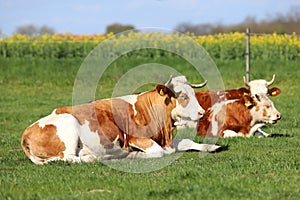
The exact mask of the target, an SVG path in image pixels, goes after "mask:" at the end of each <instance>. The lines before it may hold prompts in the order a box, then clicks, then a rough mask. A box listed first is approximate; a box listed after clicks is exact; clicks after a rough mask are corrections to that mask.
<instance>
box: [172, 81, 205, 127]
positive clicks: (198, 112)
mask: <svg viewBox="0 0 300 200" xmlns="http://www.w3.org/2000/svg"><path fill="white" fill-rule="evenodd" d="M166 86H170V87H171V88H172V89H173V90H174V92H175V93H179V92H180V93H185V94H186V95H187V96H188V98H189V103H188V104H187V106H185V107H183V106H181V105H180V104H179V103H178V100H176V102H177V103H176V107H175V108H174V109H173V110H172V119H173V120H174V121H175V122H178V124H179V125H180V126H184V125H186V124H187V123H186V122H187V121H197V120H199V118H201V117H203V115H204V113H205V110H204V109H203V108H202V107H201V106H200V105H199V103H198V101H197V99H196V96H195V91H194V90H193V88H192V87H191V86H190V84H189V83H188V81H187V79H186V77H185V76H177V77H174V78H172V79H171V80H169V81H168V82H167V83H166Z"/></svg>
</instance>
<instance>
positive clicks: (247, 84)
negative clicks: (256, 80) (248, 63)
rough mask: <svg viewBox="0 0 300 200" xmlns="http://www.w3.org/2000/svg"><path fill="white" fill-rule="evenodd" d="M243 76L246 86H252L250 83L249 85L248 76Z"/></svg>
mask: <svg viewBox="0 0 300 200" xmlns="http://www.w3.org/2000/svg"><path fill="white" fill-rule="evenodd" d="M243 78H244V83H245V85H246V86H248V87H250V85H249V82H248V81H246V77H245V76H243Z"/></svg>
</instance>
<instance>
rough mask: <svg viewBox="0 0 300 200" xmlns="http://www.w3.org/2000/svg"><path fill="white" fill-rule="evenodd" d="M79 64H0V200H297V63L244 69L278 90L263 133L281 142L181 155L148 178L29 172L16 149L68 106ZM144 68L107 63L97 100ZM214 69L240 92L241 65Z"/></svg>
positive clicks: (238, 142) (228, 142)
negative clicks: (273, 116)
mask: <svg viewBox="0 0 300 200" xmlns="http://www.w3.org/2000/svg"><path fill="white" fill-rule="evenodd" d="M82 61H83V60H82V59H62V60H55V59H53V60H42V59H27V60H26V59H2V60H0V71H1V72H0V175H1V179H0V198H1V199H132V198H135V199H200V198H201V199H299V197H300V187H299V183H300V171H299V166H300V162H299V161H300V154H299V152H300V145H299V144H300V120H299V112H300V109H299V104H298V103H299V97H300V95H299V92H300V90H299V78H300V77H299V76H300V68H299V63H297V62H295V61H288V62H283V61H277V60H270V61H268V62H267V61H254V62H252V63H251V66H252V68H251V79H255V78H265V79H271V77H272V74H273V73H275V74H276V75H277V76H276V80H275V83H274V86H277V87H279V88H281V89H282V94H281V95H279V96H277V97H272V100H273V101H274V103H275V105H276V108H277V109H278V110H279V111H280V112H281V113H282V119H281V120H280V121H279V122H278V123H277V124H275V125H272V126H268V127H266V128H264V130H265V131H267V132H272V133H280V134H284V135H287V136H288V137H275V138H263V139H259V138H257V137H252V138H230V139H219V140H218V144H220V145H224V146H228V149H227V150H225V151H222V152H219V153H214V154H208V155H206V156H204V157H203V158H202V157H201V155H203V154H199V153H198V152H187V153H184V154H183V155H182V156H181V157H180V158H178V159H177V160H175V161H174V162H173V163H172V164H171V165H168V166H167V167H164V168H163V169H161V170H157V171H154V172H149V173H126V172H122V171H117V170H115V169H112V168H110V167H108V166H106V165H104V164H102V163H100V162H99V163H81V164H70V163H63V162H54V163H50V164H48V165H44V166H38V165H34V164H33V163H31V162H30V161H29V160H28V159H27V157H25V154H24V153H23V152H22V151H21V149H20V139H21V135H22V133H23V131H24V129H25V128H26V127H27V126H28V125H30V124H31V123H33V122H34V121H36V120H38V119H39V118H41V117H43V116H45V115H48V114H49V113H50V112H51V111H52V110H53V109H54V108H55V107H58V106H61V105H71V104H72V89H73V83H74V79H75V77H76V73H77V70H78V69H79V67H80V65H81V62H82ZM154 61H155V62H159V63H162V64H167V65H170V66H172V67H174V68H176V69H178V70H181V71H184V70H186V69H187V70H186V73H185V74H186V75H187V76H188V78H189V79H190V80H191V82H194V81H196V80H195V79H196V76H194V73H193V72H192V70H191V68H189V67H188V66H187V65H186V63H184V62H183V61H181V60H180V59H178V58H174V59H167V58H163V57H162V58H158V59H156V60H154ZM147 62H148V60H143V58H139V59H130V58H126V59H120V60H119V61H117V62H115V63H113V64H112V67H111V68H109V70H108V71H107V72H106V74H105V76H104V77H103V80H101V81H102V82H101V81H100V83H99V84H101V87H99V88H98V90H97V95H96V96H97V98H104V97H109V96H110V95H111V91H112V89H111V88H112V87H113V85H114V83H115V82H116V81H117V80H118V78H119V77H120V76H121V75H122V73H124V72H126V71H127V70H128V69H129V68H130V67H132V66H137V65H140V64H142V63H147ZM215 62H216V64H217V66H218V67H219V70H220V72H221V74H222V78H223V80H224V84H225V86H226V88H236V87H240V86H243V79H242V76H243V75H244V67H243V66H244V62H243V61H226V62H221V61H218V60H216V61H215ZM120 66H121V67H120ZM197 140H200V141H201V139H197ZM153 162H159V159H154V160H153Z"/></svg>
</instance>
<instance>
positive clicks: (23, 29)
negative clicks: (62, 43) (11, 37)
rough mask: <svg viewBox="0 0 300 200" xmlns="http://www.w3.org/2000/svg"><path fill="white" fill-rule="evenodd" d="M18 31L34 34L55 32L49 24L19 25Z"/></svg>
mask: <svg viewBox="0 0 300 200" xmlns="http://www.w3.org/2000/svg"><path fill="white" fill-rule="evenodd" d="M15 32H16V33H20V34H24V35H28V36H32V35H37V34H41V35H43V34H54V33H55V32H54V29H53V28H51V27H48V26H42V27H36V26H34V25H32V24H29V25H23V26H18V27H17V28H16V31H15Z"/></svg>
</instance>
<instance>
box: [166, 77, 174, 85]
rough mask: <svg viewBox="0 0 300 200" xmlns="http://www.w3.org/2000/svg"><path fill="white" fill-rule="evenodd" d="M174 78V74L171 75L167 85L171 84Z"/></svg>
mask: <svg viewBox="0 0 300 200" xmlns="http://www.w3.org/2000/svg"><path fill="white" fill-rule="evenodd" d="M172 78H173V76H172V75H170V78H169V80H168V81H167V82H166V84H165V85H169V84H170V83H171V81H172Z"/></svg>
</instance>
